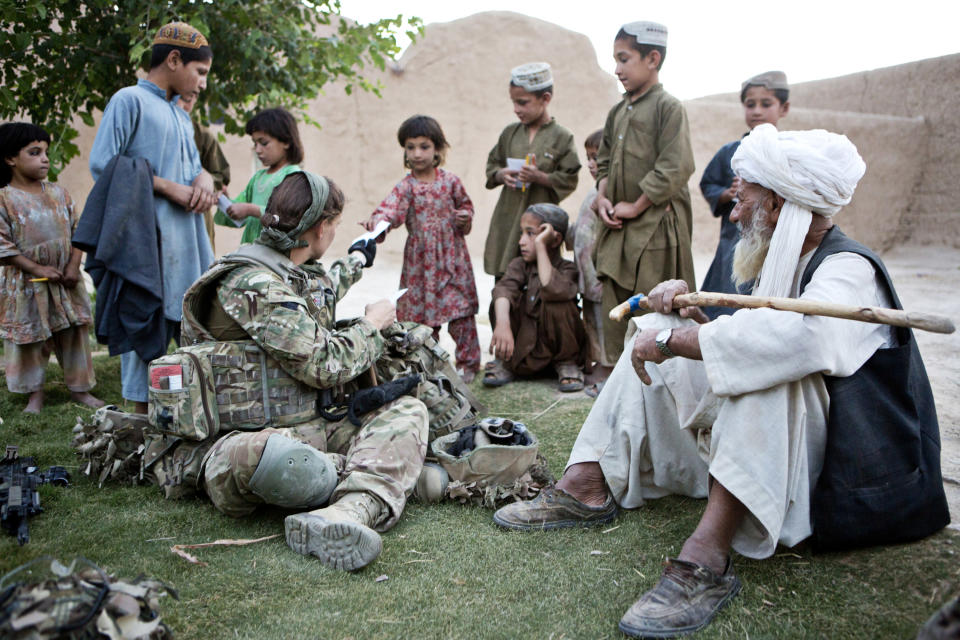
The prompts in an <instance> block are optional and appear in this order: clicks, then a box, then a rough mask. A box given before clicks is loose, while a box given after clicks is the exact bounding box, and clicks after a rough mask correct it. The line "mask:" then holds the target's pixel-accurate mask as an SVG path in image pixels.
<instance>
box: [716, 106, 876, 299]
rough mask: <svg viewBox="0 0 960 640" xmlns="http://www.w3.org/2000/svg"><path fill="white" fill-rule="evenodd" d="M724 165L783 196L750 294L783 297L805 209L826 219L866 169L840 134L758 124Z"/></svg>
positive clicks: (807, 217)
mask: <svg viewBox="0 0 960 640" xmlns="http://www.w3.org/2000/svg"><path fill="white" fill-rule="evenodd" d="M730 164H731V166H732V167H733V171H734V173H736V174H737V175H738V176H740V178H741V179H742V180H745V181H746V182H754V183H756V184H759V185H761V186H763V187H765V188H767V189H770V190H771V191H773V192H774V193H776V194H777V195H779V196H781V197H782V198H783V199H784V200H786V202H785V203H784V205H783V209H782V210H781V211H780V217H779V219H778V220H777V226H776V228H775V229H774V232H773V238H772V239H771V240H770V250H769V251H768V252H767V258H766V260H764V262H763V269H762V270H761V271H760V282H759V284H758V285H757V288H756V290H755V294H756V295H763V296H780V297H786V296H789V295H790V289H791V288H792V286H793V278H794V273H795V271H796V269H797V263H798V262H799V261H800V250H801V247H802V246H803V241H804V239H805V238H806V235H807V231H808V230H809V229H810V221H811V219H812V214H811V212H813V213H818V214H820V215H822V216H826V217H828V218H832V217H833V216H834V215H836V213H837V212H839V211H840V209H841V208H842V207H843V206H844V205H846V204H848V203H849V202H850V199H851V198H852V197H853V191H854V189H856V186H857V182H859V181H860V178H862V177H863V173H864V171H866V168H867V167H866V165H865V164H864V163H863V158H861V157H860V154H859V153H857V148H856V147H855V146H854V145H853V143H852V142H850V140H849V139H848V138H847V137H846V136H843V135H840V134H837V133H830V132H829V131H824V130H823V129H814V130H812V131H777V129H776V127H774V126H773V125H772V124H762V125H760V126H758V127H755V128H754V130H753V131H751V132H750V135H748V136H747V137H746V138H744V139H743V142H741V143H740V148H738V149H737V152H736V153H735V154H733V159H732V160H731V161H730Z"/></svg>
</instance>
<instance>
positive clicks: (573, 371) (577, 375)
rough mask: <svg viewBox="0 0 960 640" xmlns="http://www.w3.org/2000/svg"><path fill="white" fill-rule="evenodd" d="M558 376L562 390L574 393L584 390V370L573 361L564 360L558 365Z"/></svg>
mask: <svg viewBox="0 0 960 640" xmlns="http://www.w3.org/2000/svg"><path fill="white" fill-rule="evenodd" d="M556 369H557V377H558V378H559V380H560V386H559V387H558V388H559V390H560V391H563V392H564V393H572V392H574V391H582V390H583V371H581V369H580V367H578V366H577V365H576V364H574V363H572V362H564V363H561V364H558V365H556Z"/></svg>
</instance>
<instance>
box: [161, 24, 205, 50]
mask: <svg viewBox="0 0 960 640" xmlns="http://www.w3.org/2000/svg"><path fill="white" fill-rule="evenodd" d="M153 44H155V45H157V44H171V45H173V46H175V47H184V48H186V49H199V48H200V47H209V46H210V44H209V43H208V42H207V39H206V38H205V37H204V36H203V34H202V33H200V32H199V31H197V30H196V29H194V28H193V27H191V26H190V25H189V24H187V23H186V22H171V23H169V24H165V25H163V26H162V27H160V30H159V31H157V35H156V36H154V38H153Z"/></svg>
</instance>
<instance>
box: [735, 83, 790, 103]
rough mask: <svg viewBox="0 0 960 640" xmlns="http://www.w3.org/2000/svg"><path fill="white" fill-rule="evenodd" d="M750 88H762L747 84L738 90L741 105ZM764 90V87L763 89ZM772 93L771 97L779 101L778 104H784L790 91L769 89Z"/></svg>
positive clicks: (788, 97)
mask: <svg viewBox="0 0 960 640" xmlns="http://www.w3.org/2000/svg"><path fill="white" fill-rule="evenodd" d="M750 87H763V85H762V84H748V85H746V86H744V87H743V89H741V90H740V103H741V104H743V101H744V100H746V99H747V89H749V88H750ZM764 88H766V87H764ZM770 91H773V96H774V97H775V98H776V99H777V100H779V101H780V104H786V103H787V102H788V101H789V100H790V89H770Z"/></svg>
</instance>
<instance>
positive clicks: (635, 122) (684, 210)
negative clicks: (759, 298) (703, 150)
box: [595, 22, 696, 362]
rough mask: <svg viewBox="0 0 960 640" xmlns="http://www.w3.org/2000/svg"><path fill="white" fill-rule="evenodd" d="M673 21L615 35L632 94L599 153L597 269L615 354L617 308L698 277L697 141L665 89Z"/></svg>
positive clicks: (622, 328)
mask: <svg viewBox="0 0 960 640" xmlns="http://www.w3.org/2000/svg"><path fill="white" fill-rule="evenodd" d="M666 54H667V28H666V27H665V26H663V25H662V24H657V23H656V22H631V23H629V24H625V25H623V27H621V28H620V31H619V32H618V33H617V35H616V37H615V38H614V42H613V57H614V60H616V63H617V69H616V73H617V77H618V78H619V79H620V83H621V84H622V85H623V89H624V92H625V93H624V97H623V100H621V101H620V102H619V103H618V104H617V105H615V106H614V107H613V108H612V109H611V110H610V113H609V115H607V122H606V124H605V125H604V127H603V140H602V142H601V143H600V152H599V153H598V154H597V167H598V173H597V175H598V177H599V178H600V181H599V183H598V184H597V191H598V195H597V200H596V205H597V206H596V211H597V215H598V216H599V217H600V220H601V222H602V223H603V227H602V228H601V230H600V236H599V237H598V238H597V251H596V255H595V258H596V264H597V276H598V277H599V278H600V281H601V282H602V283H603V316H604V318H603V339H604V343H605V348H606V352H607V356H608V357H609V358H610V359H611V361H612V362H616V360H617V359H618V358H619V357H620V353H621V352H622V351H623V339H624V335H625V333H626V330H627V323H626V322H617V321H615V320H610V319H609V317H608V315H607V314H609V313H610V310H611V309H612V308H613V307H615V306H617V305H618V304H620V303H621V302H624V301H625V300H627V298H629V297H630V296H632V295H633V294H635V293H647V292H648V291H650V289H652V288H653V287H654V286H655V285H657V284H659V283H660V282H663V281H664V280H672V279H675V278H676V279H680V280H685V281H686V282H687V284H688V285H689V286H690V289H691V290H693V288H694V287H695V286H696V285H695V283H694V277H693V252H692V250H691V247H690V243H691V225H692V223H693V212H692V209H691V207H690V192H689V191H688V190H687V180H688V179H689V178H690V176H691V175H692V174H693V169H694V165H693V149H692V148H691V147H690V130H689V127H688V125H687V115H686V112H685V111H684V110H683V104H681V102H680V101H679V100H677V99H676V98H674V97H673V96H671V95H670V94H669V93H667V92H666V91H664V90H663V85H662V84H660V67H661V66H662V65H663V60H664V57H665V56H666Z"/></svg>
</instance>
